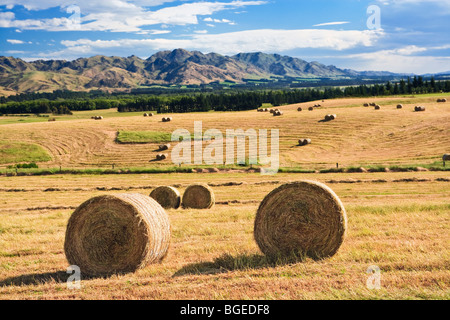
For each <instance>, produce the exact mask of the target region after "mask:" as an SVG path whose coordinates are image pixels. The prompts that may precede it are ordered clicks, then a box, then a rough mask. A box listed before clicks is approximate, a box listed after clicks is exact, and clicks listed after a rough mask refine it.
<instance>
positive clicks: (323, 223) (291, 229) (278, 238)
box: [254, 180, 347, 259]
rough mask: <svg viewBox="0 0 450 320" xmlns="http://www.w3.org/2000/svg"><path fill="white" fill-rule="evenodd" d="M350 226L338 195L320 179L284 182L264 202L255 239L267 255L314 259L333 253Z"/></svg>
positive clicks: (260, 208)
mask: <svg viewBox="0 0 450 320" xmlns="http://www.w3.org/2000/svg"><path fill="white" fill-rule="evenodd" d="M346 229H347V214H346V212H345V208H344V206H343V204H342V202H341V201H340V199H339V198H338V196H337V195H336V194H335V193H334V192H333V191H332V190H331V189H330V188H329V187H327V186H326V185H324V184H322V183H320V182H316V181H308V180H305V181H299V182H294V183H288V184H284V185H282V186H280V187H278V188H276V189H275V190H273V191H272V192H270V193H269V194H268V195H267V196H266V197H265V198H264V200H263V201H262V202H261V204H260V206H259V208H258V211H257V213H256V218H255V223H254V238H255V240H256V243H257V244H258V246H259V248H260V249H261V251H262V252H263V253H264V254H266V255H267V256H274V257H279V256H287V257H289V256H291V255H292V254H295V255H297V256H300V257H303V256H308V257H311V258H313V259H323V258H327V257H331V256H333V255H334V254H335V253H336V252H337V251H338V249H339V247H340V246H341V244H342V242H343V241H344V238H345V233H346Z"/></svg>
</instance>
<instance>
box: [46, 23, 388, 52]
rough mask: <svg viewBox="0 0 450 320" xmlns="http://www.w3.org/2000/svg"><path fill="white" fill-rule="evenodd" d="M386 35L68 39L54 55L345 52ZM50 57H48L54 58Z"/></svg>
mask: <svg viewBox="0 0 450 320" xmlns="http://www.w3.org/2000/svg"><path fill="white" fill-rule="evenodd" d="M382 35H383V33H382V32H376V31H370V30H365V31H356V30H347V31H338V30H316V29H307V30H273V29H263V30H249V31H239V32H231V33H221V34H205V33H195V34H193V35H191V36H190V37H188V38H185V39H162V38H159V39H158V38H156V39H119V40H95V41H93V40H90V39H78V40H65V41H62V42H61V44H62V45H64V46H65V47H66V48H65V49H63V50H61V51H59V52H54V53H52V54H50V55H52V57H53V56H66V57H67V58H69V57H78V56H80V55H87V54H100V53H104V52H105V51H107V50H111V49H114V48H133V51H134V52H137V51H145V52H149V51H158V50H168V49H175V48H185V49H189V50H199V51H203V52H217V53H221V54H236V53H239V52H253V51H264V52H278V53H279V52H283V51H287V50H293V49H299V48H320V49H330V50H345V49H349V48H354V47H358V46H372V45H374V44H375V42H376V41H377V39H378V38H379V37H381V36H382ZM52 57H50V56H49V58H52Z"/></svg>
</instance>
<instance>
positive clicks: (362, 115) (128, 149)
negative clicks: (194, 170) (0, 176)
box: [0, 95, 450, 169]
mask: <svg viewBox="0 0 450 320" xmlns="http://www.w3.org/2000/svg"><path fill="white" fill-rule="evenodd" d="M436 97H437V96H430V95H425V96H417V97H411V96H405V97H385V98H375V99H335V100H329V101H328V100H327V101H325V102H321V101H317V102H311V103H302V104H297V105H290V106H282V107H279V109H281V110H283V111H284V115H283V116H282V117H273V116H272V115H271V114H269V113H261V112H256V111H245V112H228V113H227V112H208V113H192V114H171V116H172V117H173V121H171V122H167V123H164V122H162V121H161V118H162V115H155V116H153V117H143V116H142V113H124V114H122V113H118V112H115V111H114V110H98V111H83V112H76V113H75V114H74V115H73V116H61V117H56V121H55V122H48V121H47V120H44V122H37V123H11V122H10V121H11V117H0V124H2V121H4V123H5V124H3V125H0V141H1V142H11V141H20V142H27V143H34V144H38V145H40V146H42V147H43V148H45V149H46V150H47V152H48V153H49V155H50V156H51V158H52V161H49V162H45V163H41V164H40V165H41V167H55V166H58V167H59V166H63V167H66V168H86V167H110V166H111V165H113V164H114V165H115V166H116V167H145V166H148V165H149V161H150V160H152V159H154V158H155V155H156V152H157V151H156V150H157V147H158V143H157V142H156V143H155V142H153V143H152V142H150V143H146V144H142V143H138V144H120V143H117V140H116V138H117V135H118V132H128V133H133V132H137V133H142V132H147V131H150V132H160V133H162V134H164V135H169V134H171V133H172V132H173V131H174V130H176V129H187V130H189V132H191V133H193V132H194V121H201V122H202V126H203V131H206V130H208V129H218V130H220V131H221V132H223V134H225V132H226V130H227V129H244V130H247V129H255V130H260V129H268V130H270V129H279V130H280V165H281V166H282V167H302V168H308V169H310V168H313V169H323V168H330V167H335V165H336V163H339V165H340V166H343V167H349V166H368V165H409V164H411V165H414V164H415V165H423V164H427V163H434V162H437V161H440V160H441V158H442V154H444V153H445V152H448V150H447V149H448V146H449V145H450V134H449V133H450V128H449V125H448V123H450V104H449V103H445V104H442V103H440V104H439V103H436ZM372 101H373V102H376V103H378V104H380V105H381V110H374V109H373V107H369V108H364V107H363V106H362V104H363V103H364V102H372ZM316 103H320V104H322V106H323V107H321V108H317V109H315V110H314V111H307V107H308V106H311V105H314V104H316ZM398 103H403V104H404V108H403V109H400V110H398V109H396V107H395V106H396V105H397V104H398ZM417 104H423V105H425V106H426V108H427V110H426V112H414V111H413V110H414V106H415V105H417ZM299 106H301V107H302V108H303V110H304V111H302V112H298V111H297V107H299ZM328 113H333V114H337V119H336V120H334V121H330V122H321V120H322V119H323V118H324V117H325V115H326V114H328ZM93 115H102V116H103V117H104V119H103V120H100V121H98V120H92V119H90V117H91V116H93ZM19 118H20V119H18V120H24V119H25V118H26V117H19ZM38 119H41V118H38ZM42 119H44V118H42ZM25 121H26V119H25ZM300 138H310V139H311V140H312V144H311V145H308V146H304V147H299V146H298V145H297V144H298V139H300ZM144 141H145V140H144ZM147 141H148V140H147ZM158 141H159V140H158ZM5 165H6V164H5ZM152 165H153V166H163V167H164V166H170V165H172V162H171V159H170V157H169V159H167V160H165V161H162V162H156V163H152Z"/></svg>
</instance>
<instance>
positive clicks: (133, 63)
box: [0, 49, 358, 93]
mask: <svg viewBox="0 0 450 320" xmlns="http://www.w3.org/2000/svg"><path fill="white" fill-rule="evenodd" d="M357 75H358V72H356V71H352V70H342V69H339V68H337V67H335V66H326V65H323V64H320V63H318V62H307V61H304V60H302V59H298V58H293V57H289V56H281V55H278V54H266V53H261V52H256V53H240V54H237V55H235V56H223V55H220V54H217V53H208V54H203V53H201V52H199V51H187V50H184V49H176V50H173V51H160V52H157V53H155V54H154V55H152V56H150V57H149V58H148V59H145V60H144V59H141V58H139V57H137V56H130V57H126V58H124V57H114V56H113V57H106V56H100V55H98V56H93V57H90V58H79V59H76V60H73V61H66V60H36V61H31V62H26V61H23V60H21V59H18V58H13V57H0V92H2V91H4V92H7V91H13V92H18V93H21V92H35V91H53V90H55V89H67V90H88V89H94V88H107V89H123V88H136V87H138V86H140V85H151V84H207V83H211V82H215V81H219V82H221V81H226V80H228V81H234V82H242V80H243V79H259V78H270V77H273V76H278V77H279V76H281V77H285V76H289V77H302V78H317V77H330V78H333V77H355V76H357Z"/></svg>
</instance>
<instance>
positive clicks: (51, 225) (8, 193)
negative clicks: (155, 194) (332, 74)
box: [0, 172, 450, 299]
mask: <svg viewBox="0 0 450 320" xmlns="http://www.w3.org/2000/svg"><path fill="white" fill-rule="evenodd" d="M413 178H415V179H413ZM448 178H449V176H448V174H447V173H445V172H420V173H410V172H407V173H371V174H367V173H365V174H362V173H354V174H352V175H351V177H349V176H348V175H345V177H344V176H343V175H342V174H299V175H292V174H280V175H277V176H274V177H265V178H261V176H260V175H259V174H242V173H229V174H222V173H218V174H166V175H164V174H161V175H156V176H155V175H120V176H113V175H103V176H96V177H92V176H89V175H86V176H72V175H56V176H46V177H3V178H1V179H2V189H1V190H0V199H1V201H0V212H1V213H0V214H1V220H0V221H1V222H0V248H1V249H0V270H1V272H0V298H2V299H72V298H74V299H448V298H450V291H449V288H450V287H449V285H450V270H449V266H450V261H449V260H450V259H449V258H450V256H449V250H448V248H449V240H450V239H449V237H448V234H449V231H450V230H449V227H450V226H449V218H450V217H449V212H450V202H449V199H450V189H449V188H448V186H449V179H448ZM298 179H314V180H319V181H322V182H325V183H327V184H328V185H329V186H330V187H332V188H333V190H334V191H335V192H336V193H337V194H338V195H339V196H340V198H341V200H342V201H343V203H344V205H345V207H346V209H347V214H348V219H349V229H348V234H347V238H346V240H345V242H344V244H343V245H342V247H341V249H340V251H339V252H338V254H337V255H335V256H334V257H332V258H331V259H328V260H323V261H313V260H306V261H304V262H300V263H292V262H291V263H283V262H282V261H280V262H278V263H274V262H270V261H268V260H267V259H266V258H265V257H264V256H263V255H262V254H261V253H260V251H259V250H258V248H257V245H256V244H255V241H254V240H253V221H254V217H255V213H256V209H257V207H258V204H259V202H260V201H261V200H262V198H263V197H264V196H265V195H266V194H267V193H268V192H270V191H271V190H272V189H274V188H275V187H276V186H278V185H279V184H281V183H284V182H288V181H294V180H298ZM418 180H420V182H419V181H418ZM192 181H196V182H206V183H210V184H211V185H212V186H213V189H214V191H215V193H216V198H217V199H216V200H217V202H218V204H217V205H216V206H215V207H214V208H212V209H209V210H204V211H202V210H181V209H180V210H169V211H168V214H169V216H170V220H171V224H172V240H171V241H172V242H171V247H170V250H169V254H168V256H167V257H166V259H165V260H164V261H163V262H162V263H160V264H156V265H150V266H148V267H146V268H145V269H142V270H140V271H138V272H136V273H132V274H126V275H118V276H112V277H108V278H90V279H82V289H81V290H69V289H68V288H67V285H66V280H67V278H68V274H66V273H65V271H66V268H67V267H68V263H67V261H66V259H65V255H64V251H63V243H64V234H65V226H66V223H67V220H68V218H69V216H70V214H71V212H72V211H73V209H74V208H75V207H76V206H78V205H79V204H80V203H82V202H83V201H85V200H87V199H89V198H91V197H93V196H95V195H100V194H113V193H119V192H139V193H142V194H149V193H150V191H151V189H152V188H153V187H155V186H157V185H171V184H172V185H173V184H176V185H177V186H178V187H179V189H180V190H181V191H183V190H184V188H185V187H186V186H187V185H188V184H190V183H191V182H192ZM355 181H360V182H355ZM105 187H107V190H103V188H105ZM371 265H377V266H379V267H380V269H381V289H379V290H370V289H368V288H367V287H366V281H367V278H368V276H369V275H368V274H367V273H366V271H367V269H368V268H369V266H371Z"/></svg>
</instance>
